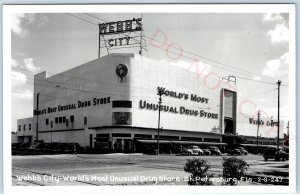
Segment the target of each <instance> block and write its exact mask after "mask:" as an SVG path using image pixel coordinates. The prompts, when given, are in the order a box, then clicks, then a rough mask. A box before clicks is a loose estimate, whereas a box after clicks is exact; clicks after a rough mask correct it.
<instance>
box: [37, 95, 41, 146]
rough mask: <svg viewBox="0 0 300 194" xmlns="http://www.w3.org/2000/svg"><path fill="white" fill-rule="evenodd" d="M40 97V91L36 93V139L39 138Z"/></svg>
mask: <svg viewBox="0 0 300 194" xmlns="http://www.w3.org/2000/svg"><path fill="white" fill-rule="evenodd" d="M39 99H40V93H37V95H36V141H38V140H39V114H40V113H39Z"/></svg>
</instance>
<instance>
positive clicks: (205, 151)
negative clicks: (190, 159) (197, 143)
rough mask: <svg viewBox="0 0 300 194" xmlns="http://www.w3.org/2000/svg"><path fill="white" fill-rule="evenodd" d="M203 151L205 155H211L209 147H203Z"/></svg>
mask: <svg viewBox="0 0 300 194" xmlns="http://www.w3.org/2000/svg"><path fill="white" fill-rule="evenodd" d="M202 151H203V155H206V156H210V155H211V152H210V151H209V149H202Z"/></svg>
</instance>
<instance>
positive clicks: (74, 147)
mask: <svg viewBox="0 0 300 194" xmlns="http://www.w3.org/2000/svg"><path fill="white" fill-rule="evenodd" d="M73 154H74V155H77V153H76V145H75V143H73V152H72V155H73Z"/></svg>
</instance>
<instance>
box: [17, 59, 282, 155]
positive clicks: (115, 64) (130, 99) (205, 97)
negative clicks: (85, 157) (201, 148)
mask: <svg viewBox="0 0 300 194" xmlns="http://www.w3.org/2000/svg"><path fill="white" fill-rule="evenodd" d="M216 83H219V81H218V80H216V79H215V78H213V76H210V75H209V74H203V75H201V76H199V75H197V74H196V73H195V72H192V71H189V70H186V69H184V68H182V67H181V66H180V65H179V64H177V63H172V62H167V61H156V60H153V59H149V58H147V57H145V56H141V55H137V54H116V53H115V54H109V55H106V56H104V57H101V58H98V59H95V60H93V61H90V62H88V63H86V64H83V65H80V66H77V67H75V68H72V69H70V70H67V71H65V72H62V73H59V74H56V75H54V76H51V77H48V76H47V73H46V72H41V73H39V74H37V75H35V76H34V107H33V110H34V111H33V112H34V116H33V118H31V121H30V125H31V127H33V128H34V132H35V134H36V135H34V134H33V135H32V138H34V139H36V140H41V141H44V142H77V143H79V144H80V145H81V146H84V147H89V148H93V149H104V150H105V149H106V150H110V149H116V150H124V151H126V150H133V149H136V147H137V146H139V147H143V146H144V145H154V144H155V143H156V141H157V139H158V112H159V109H160V128H161V129H160V134H159V139H160V140H161V144H162V145H163V144H170V142H171V143H174V144H178V145H179V144H199V145H218V146H225V145H228V144H236V143H237V142H238V141H239V139H241V138H239V137H238V135H249V132H251V133H252V134H253V131H254V134H256V130H257V123H256V124H255V121H257V120H256V118H255V116H249V115H245V114H242V115H241V113H240V112H238V110H237V109H238V105H237V103H238V100H237V94H238V90H237V89H234V90H233V89H232V87H231V86H232V85H231V84H229V83H228V82H224V83H223V82H221V83H220V85H218V87H216ZM159 91H162V96H161V99H162V100H161V101H162V103H161V106H160V107H159V105H158V100H159V96H158V93H159ZM262 119H264V118H262ZM264 120H265V122H264V123H262V124H261V129H260V134H263V137H275V136H274V135H275V134H276V131H277V130H276V128H277V127H276V123H275V122H274V121H271V120H270V119H268V118H265V119H264ZM25 121H26V122H27V121H28V124H24V123H25ZM33 124H35V125H33ZM24 125H26V126H27V125H29V120H26V119H25V120H24V121H23V120H19V121H18V126H21V131H18V132H22V133H23V134H25V133H24V132H25V131H27V130H25V131H24V130H22V129H23V127H24ZM28 128H29V126H28ZM26 129H27V128H26ZM28 130H29V129H28ZM25 136H26V135H25ZM25 136H24V137H25ZM140 145H143V146H140ZM146 147H147V146H146ZM148 147H149V146H148Z"/></svg>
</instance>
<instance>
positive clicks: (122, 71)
mask: <svg viewBox="0 0 300 194" xmlns="http://www.w3.org/2000/svg"><path fill="white" fill-rule="evenodd" d="M127 73H128V67H127V66H126V65H124V64H119V65H117V67H116V74H117V75H118V77H119V78H120V81H121V82H123V79H124V77H125V76H126V75H127Z"/></svg>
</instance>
